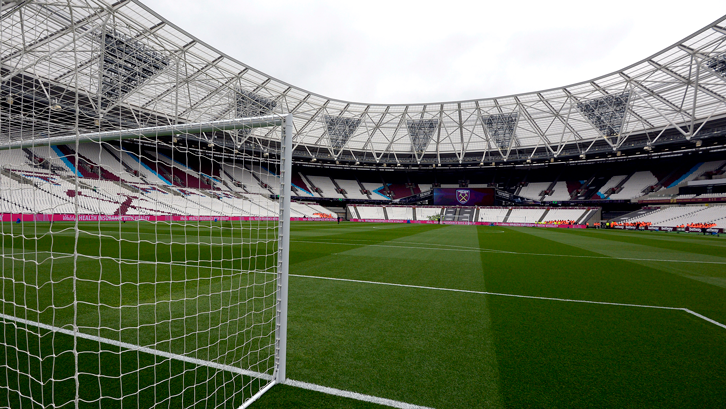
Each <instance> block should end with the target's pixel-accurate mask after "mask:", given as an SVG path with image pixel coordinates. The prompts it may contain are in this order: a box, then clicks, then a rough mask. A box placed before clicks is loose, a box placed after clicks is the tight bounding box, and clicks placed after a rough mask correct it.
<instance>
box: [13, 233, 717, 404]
mask: <svg viewBox="0 0 726 409" xmlns="http://www.w3.org/2000/svg"><path fill="white" fill-rule="evenodd" d="M263 225H265V224H257V223H249V224H239V225H238V227H240V228H239V229H235V230H231V229H220V228H219V225H215V224H213V223H206V224H205V223H199V224H192V223H190V224H175V225H167V224H158V225H154V224H149V223H125V224H114V223H107V224H103V223H101V224H98V223H88V224H81V225H80V227H81V229H82V231H81V232H80V234H79V240H78V250H79V252H80V253H82V254H84V255H86V256H87V257H79V259H78V260H77V262H76V263H74V262H73V260H72V259H69V258H62V257H61V258H55V257H54V258H49V255H50V254H53V255H54V256H57V255H60V254H63V253H66V254H72V253H73V251H74V245H75V239H74V236H75V231H74V230H73V224H72V223H69V224H63V223H56V224H55V225H54V226H53V231H52V232H49V229H48V227H47V226H43V225H41V224H38V225H37V226H35V225H33V224H31V223H26V224H22V225H16V224H9V223H5V224H2V225H0V226H2V227H1V228H2V229H3V233H4V234H5V235H6V236H5V238H4V241H3V242H2V248H1V249H0V251H1V252H2V254H11V253H14V254H15V256H14V258H15V259H11V258H10V257H4V258H2V259H0V267H2V270H3V272H2V276H1V278H2V288H1V289H0V290H2V294H3V297H2V308H3V309H2V313H3V314H7V315H13V316H16V317H21V318H27V319H29V320H33V321H40V322H44V323H53V325H56V326H59V327H64V328H71V325H72V324H73V318H74V317H76V323H77V324H78V325H79V327H80V330H81V331H82V332H84V333H87V334H91V335H99V336H102V337H106V338H112V339H117V340H121V341H124V342H129V343H134V344H141V345H144V346H149V347H153V348H155V349H157V350H160V351H165V352H171V353H175V354H182V355H187V356H192V355H194V357H198V358H200V359H212V360H217V361H218V362H222V363H234V364H236V365H247V364H249V363H250V362H252V361H255V360H257V359H258V358H259V357H261V361H262V364H261V365H260V366H259V367H258V368H257V369H258V370H261V371H265V370H267V368H268V367H269V366H271V362H272V361H271V359H272V351H271V350H269V348H264V347H262V345H264V344H265V343H267V342H269V339H270V338H269V333H270V331H271V329H272V327H271V326H270V325H272V323H271V321H270V318H271V314H272V312H271V310H270V309H267V308H266V307H268V306H270V303H271V302H273V301H274V297H272V296H271V295H270V294H272V291H273V290H274V284H275V283H274V281H272V279H273V277H272V276H271V275H269V274H265V272H267V271H270V269H271V268H272V267H273V266H274V263H276V258H275V257H274V251H275V249H276V247H275V245H274V242H273V241H272V240H274V238H275V237H276V234H277V232H276V230H275V229H274V228H270V229H265V230H262V231H260V230H258V229H257V227H259V226H263ZM11 229H12V235H13V237H14V238H11V237H8V236H7V235H8V234H9V233H11ZM292 230H293V231H292V245H291V266H290V272H291V274H292V276H291V278H290V300H289V331H288V335H289V338H288V377H289V378H291V379H294V380H299V381H303V382H308V383H313V384H318V385H322V386H327V387H332V388H337V389H342V390H348V391H353V392H357V393H362V394H368V395H372V396H377V397H382V398H387V399H393V400H398V401H403V402H407V403H411V404H416V405H422V406H430V407H436V408H476V407H483V408H486V407H491V408H500V407H511V408H519V407H542V408H561V407H633V408H642V407H658V408H683V407H699V408H703V407H706V408H708V407H714V408H720V407H726V393H724V388H723V385H724V384H726V354H725V353H724V352H723V351H726V329H724V328H721V327H719V326H717V325H714V324H712V323H709V322H707V321H705V320H702V319H699V318H697V317H695V316H693V315H691V314H688V313H686V312H684V311H681V310H667V309H653V308H641V307H631V306H616V305H603V304H587V303H574V302H563V301H556V300H545V299H533V298H517V297H509V296H505V295H506V294H510V295H524V296H533V297H549V298H557V299H566V300H588V301H599V302H611V303H622V304H637V305H646V306H662V307H673V308H688V309H690V310H692V311H694V312H696V313H699V314H702V315H704V316H707V317H709V318H711V319H713V320H716V321H718V322H721V323H726V301H725V300H726V240H725V239H724V238H718V237H704V236H700V235H687V234H676V233H654V232H623V231H597V230H585V231H579V230H566V229H539V228H502V227H485V226H478V227H475V226H440V225H406V224H351V223H342V224H340V225H338V224H333V223H305V222H300V223H293V229H292ZM99 237H100V238H101V239H100V240H99ZM139 240H141V241H140V242H139ZM21 253H22V255H21ZM99 256H100V259H99V258H98V257H99ZM18 258H20V259H23V258H24V259H25V261H22V260H18ZM126 259H129V260H136V259H138V260H142V261H144V262H142V263H138V264H137V263H128V262H125V261H123V260H126ZM119 260H122V261H121V262H119ZM51 265H52V268H51ZM74 265H75V266H77V268H76V280H73V266H74ZM240 270H252V271H254V273H246V274H240V273H238V271H240ZM74 282H75V285H76V290H77V292H76V296H75V297H76V299H77V300H78V301H79V302H78V303H77V304H76V308H77V310H78V313H77V314H74V310H73V306H74V305H73V299H74V296H73V291H72V289H73V283H74ZM251 284H254V285H252V288H253V289H254V292H248V291H244V290H243V289H244V288H248V286H250V285H251ZM387 284H400V285H404V286H397V285H396V286H394V285H387ZM424 287H425V288H424ZM445 289H456V290H464V291H445ZM483 293H487V294H483ZM493 293H494V294H503V295H493ZM154 300H156V301H157V302H154ZM158 301H160V302H158ZM99 304H101V305H102V307H100V308H99V307H98V305H99ZM0 325H3V330H2V331H0V332H1V333H0V338H1V339H0V343H1V344H5V345H8V347H5V348H4V352H5V356H4V357H2V359H3V360H2V361H0V406H3V407H4V406H10V407H19V404H20V403H23V404H24V406H23V407H26V406H25V405H29V402H30V399H29V398H28V397H29V396H32V398H33V400H35V401H36V402H41V405H38V407H42V406H43V405H48V403H49V402H55V403H58V402H61V403H63V402H65V403H66V406H62V407H74V405H73V402H72V399H73V397H74V396H73V394H69V392H68V391H74V390H75V389H74V384H73V382H74V379H73V378H72V375H73V373H74V368H75V365H76V364H75V357H74V355H73V354H72V353H71V352H72V350H73V338H72V337H70V336H67V335H63V334H58V333H51V332H48V331H44V330H43V331H38V330H37V329H33V330H32V331H25V330H23V329H22V327H23V326H22V325H19V326H18V328H20V329H16V327H15V326H14V324H11V323H10V322H7V321H6V322H5V323H4V324H0ZM249 326H252V329H248V330H241V329H240V328H242V327H249ZM208 328H211V330H207V329H208ZM230 334H237V335H236V336H230ZM265 334H268V335H265ZM260 348H262V349H260ZM76 349H77V350H78V351H79V354H78V367H79V370H80V371H81V372H83V373H87V374H88V375H84V376H82V377H80V379H79V380H80V381H81V383H82V389H81V391H82V393H81V394H80V395H81V399H82V402H85V403H83V404H81V405H80V406H81V407H100V406H102V407H104V408H106V407H151V406H152V405H154V404H155V403H156V404H157V405H158V406H156V407H164V408H166V407H169V408H172V407H217V406H221V407H238V406H239V404H240V402H241V400H242V398H243V397H245V396H249V395H250V394H252V393H255V392H256V391H257V389H259V387H260V383H259V382H256V381H254V380H252V379H250V378H248V377H246V376H242V375H232V374H230V373H224V372H221V373H220V372H214V371H212V370H209V369H207V368H204V367H199V366H196V365H193V364H190V363H185V362H181V361H178V360H173V359H167V358H161V357H159V356H155V355H151V354H147V353H142V352H131V351H127V350H123V349H121V348H119V347H114V346H111V345H107V344H101V343H99V342H91V341H87V340H82V339H81V340H79V341H78V346H77V348H76ZM26 351H31V352H30V354H28V353H27V352H26ZM14 368H20V369H22V372H24V373H30V374H31V375H32V376H31V377H28V376H22V375H17V374H16V373H15V371H14V370H12V369H14ZM99 368H100V369H99ZM136 368H141V369H136ZM99 372H101V373H103V374H104V375H108V376H109V377H108V378H101V379H100V380H99V378H98V377H95V376H92V374H96V373H99ZM43 382H45V383H46V384H45V387H44V388H41V386H40V385H41V383H43ZM250 382H251V383H250ZM245 385H246V386H245ZM17 391H21V392H22V393H20V394H18V393H17ZM122 391H123V392H122ZM122 397H123V398H122ZM205 398H209V402H207V403H205V400H204V399H205ZM122 403H123V406H122ZM374 406H376V405H373V404H370V403H365V402H360V401H354V400H350V399H346V398H341V397H336V396H331V395H326V394H322V393H318V392H312V391H307V390H303V389H298V388H293V387H290V386H275V387H273V388H272V389H271V390H270V391H269V392H268V393H266V394H265V395H263V397H262V398H261V399H260V400H259V401H257V402H256V403H255V404H253V406H252V407H253V408H278V407H309V408H326V407H330V408H335V407H354V408H368V407H374ZM28 407H31V406H28Z"/></svg>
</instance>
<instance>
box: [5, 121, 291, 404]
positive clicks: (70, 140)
mask: <svg viewBox="0 0 726 409" xmlns="http://www.w3.org/2000/svg"><path fill="white" fill-rule="evenodd" d="M293 119H294V117H293V115H292V114H291V113H287V114H270V115H265V116H258V117H246V118H235V119H228V120H218V121H208V122H196V123H185V124H175V125H166V126H156V127H144V128H133V129H122V130H113V131H104V132H91V133H79V132H76V134H75V135H68V136H56V137H50V138H44V139H27V140H21V141H14V142H10V143H6V144H0V151H2V150H14V149H23V148H35V147H43V146H56V145H66V144H75V145H76V146H78V144H79V143H80V144H82V143H88V142H103V141H120V140H126V139H141V138H154V137H163V136H173V137H176V136H182V135H189V134H201V133H204V132H212V131H234V130H241V129H250V128H258V127H271V126H280V127H281V131H282V132H281V140H280V152H279V156H278V160H279V169H280V196H279V215H278V217H279V218H278V248H277V253H278V254H277V273H276V274H277V277H276V281H277V282H276V288H277V292H276V300H275V303H276V309H275V319H276V322H275V342H274V351H275V356H274V368H273V375H272V379H271V381H270V382H269V384H268V385H266V386H265V387H263V388H262V389H260V390H259V391H257V392H256V393H255V394H253V395H252V396H250V397H249V399H247V401H245V402H244V403H243V404H242V405H241V406H240V407H239V409H244V408H247V407H249V406H250V405H251V404H252V403H254V402H255V401H256V400H257V399H259V398H260V397H261V396H262V395H264V394H265V393H266V392H267V391H269V390H270V389H271V388H272V387H273V386H274V385H276V384H283V383H285V382H286V380H287V375H286V366H287V365H286V364H287V314H288V286H289V257H290V256H289V253H290V215H291V213H290V212H291V210H290V199H291V194H292V190H291V186H292V151H293V144H292V140H293V137H294V133H293V132H294V127H293ZM76 178H78V176H76ZM77 220H78V213H77V214H76V221H77ZM76 229H77V223H76ZM73 336H74V338H76V337H77V332H76V330H75V329H74V331H73ZM77 370H78V369H77V368H76V372H77ZM76 387H78V385H76Z"/></svg>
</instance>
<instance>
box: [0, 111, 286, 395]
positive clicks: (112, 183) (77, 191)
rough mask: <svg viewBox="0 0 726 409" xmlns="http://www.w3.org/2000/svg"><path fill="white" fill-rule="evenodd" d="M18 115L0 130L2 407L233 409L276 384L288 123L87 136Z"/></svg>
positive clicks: (272, 118)
mask: <svg viewBox="0 0 726 409" xmlns="http://www.w3.org/2000/svg"><path fill="white" fill-rule="evenodd" d="M54 103H55V104H58V105H57V106H54V105H51V106H46V107H42V109H44V110H45V111H44V112H45V113H46V114H47V115H49V116H51V117H52V118H51V119H53V120H51V121H47V122H46V124H50V123H62V122H63V121H62V119H63V118H61V116H62V115H63V113H64V112H65V113H66V114H67V113H68V111H69V110H72V107H68V106H64V105H63V103H62V102H52V103H51V104H54ZM28 104H37V101H24V100H21V99H20V98H18V97H15V100H14V101H13V102H12V104H5V105H3V107H2V109H3V111H4V112H3V120H2V124H0V217H1V218H2V222H0V291H2V295H1V296H0V306H1V310H0V407H12V408H20V407H23V408H25V407H28V408H31V407H33V408H35V407H55V408H110V407H122V408H140V407H143V408H191V407H205V408H212V407H214V408H218V407H219V408H235V409H236V408H239V407H245V406H247V405H249V404H250V403H251V402H252V401H254V400H255V399H257V397H259V396H260V395H261V394H263V393H264V392H265V391H266V390H268V389H269V388H270V387H271V386H272V385H274V384H275V383H278V382H282V381H284V380H285V334H286V308H287V307H286V303H287V300H286V298H287V287H286V286H287V278H286V277H287V276H286V271H287V251H288V246H287V242H288V240H289V219H290V210H289V208H290V206H289V203H290V202H289V201H290V185H291V183H290V173H291V172H290V164H291V159H290V158H291V150H292V147H291V142H290V141H291V138H292V116H291V115H287V116H280V115H267V116H260V117H248V118H241V119H230V120H220V121H214V122H205V123H193V124H182V125H168V126H151V127H144V128H136V129H124V128H123V127H122V126H118V121H116V122H107V121H106V120H105V119H101V120H96V122H95V128H94V130H93V131H92V132H81V131H78V129H88V128H93V127H94V124H93V123H91V124H90V125H89V124H81V125H79V118H80V115H78V114H76V115H77V117H76V118H75V120H74V118H73V112H71V114H70V120H69V122H70V123H68V124H67V125H68V126H67V127H57V128H51V126H50V125H45V126H44V127H41V126H39V125H37V122H36V121H29V120H27V119H26V118H27V116H25V117H24V116H23V115H22V114H23V112H22V111H23V109H27V108H28V106H27V105H28ZM32 108H33V109H35V110H37V111H40V107H38V106H33V107H32ZM6 119H7V121H6ZM56 120H57V121H56ZM86 126H87V127H88V128H84V127H86ZM74 128H75V129H76V131H75V132H69V131H68V130H69V129H74ZM252 140H255V143H251V142H250V141H252Z"/></svg>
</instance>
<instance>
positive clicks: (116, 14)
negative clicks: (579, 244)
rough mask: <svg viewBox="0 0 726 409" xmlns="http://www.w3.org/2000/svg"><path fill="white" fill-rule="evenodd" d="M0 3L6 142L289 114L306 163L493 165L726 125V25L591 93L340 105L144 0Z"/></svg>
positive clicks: (229, 137) (236, 137) (265, 137)
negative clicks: (216, 44)
mask: <svg viewBox="0 0 726 409" xmlns="http://www.w3.org/2000/svg"><path fill="white" fill-rule="evenodd" d="M0 4H1V5H2V9H1V11H0V19H1V20H2V26H1V30H0V44H1V46H0V61H1V63H2V66H1V67H0V70H1V71H0V75H1V77H0V86H1V87H2V88H1V89H0V98H1V100H0V104H2V107H3V109H2V111H0V115H2V118H1V119H2V122H3V123H4V125H0V142H2V143H8V142H12V141H17V140H23V139H27V138H37V137H54V136H67V135H68V134H69V133H75V132H76V130H78V131H79V132H82V133H85V132H98V131H107V130H113V129H119V128H121V129H125V128H136V127H148V126H155V125H170V124H177V123H192V122H204V121H218V120H224V119H232V118H235V117H250V116H261V115H267V114H270V113H280V114H282V113H287V112H292V113H293V114H294V116H295V128H296V137H295V138H296V139H295V147H296V148H295V155H296V157H297V158H306V157H307V158H311V159H312V158H326V159H329V160H341V161H348V162H362V163H378V162H385V163H403V164H441V163H479V162H486V163H489V162H502V161H513V160H523V159H528V158H536V159H548V158H558V157H562V156H567V155H570V156H572V155H587V154H591V153H602V152H607V153H613V152H616V151H618V150H621V149H624V148H626V147H628V146H635V144H638V146H648V145H654V144H659V143H661V142H663V141H666V140H671V141H672V140H698V139H702V138H707V137H709V134H708V133H707V132H706V131H708V130H709V126H706V125H707V124H708V123H710V122H713V121H715V120H717V119H722V118H724V117H726V27H724V26H722V22H723V21H724V20H726V16H724V17H721V18H719V19H718V20H716V21H714V22H713V23H712V24H710V25H708V26H707V27H704V28H703V29H701V30H699V31H698V32H696V33H694V34H692V35H691V36H689V37H687V38H685V39H683V40H682V41H679V42H677V43H675V44H674V45H673V46H671V47H669V48H667V49H665V50H663V51H661V52H659V53H656V54H654V55H652V56H650V57H648V58H645V59H643V60H642V61H639V62H636V63H634V64H632V65H630V66H628V67H625V68H623V69H622V70H619V71H617V72H613V73H610V74H607V75H603V76H601V77H598V78H594V79H592V80H590V81H585V82H580V83H576V84H571V85H566V86H564V87H560V88H554V89H548V90H542V91H537V92H530V93H523V94H517V95H509V96H501V97H495V98H482V99H475V100H463V101H449V102H431V103H417V104H393V105H384V104H366V103H358V102H350V101H341V100H336V99H332V98H328V97H325V96H322V95H318V94H315V93H313V92H310V91H307V90H304V89H301V88H299V87H295V86H293V85H291V84H287V83H285V82H283V81H281V80H278V79H276V78H273V77H270V76H268V75H266V74H264V73H262V72H259V71H257V70H255V69H254V68H252V67H249V66H247V65H245V64H244V63H242V62H240V61H238V60H236V59H234V58H233V57H230V56H228V55H226V54H224V53H222V52H220V51H218V50H216V49H215V48H213V47H212V46H210V45H208V44H205V43H204V42H202V41H200V40H198V39H196V38H194V37H193V36H191V35H190V34H188V33H186V32H185V31H184V30H182V29H181V28H179V27H176V26H175V25H173V24H172V23H170V22H168V21H166V20H165V19H164V18H163V17H162V16H160V15H159V14H157V13H156V12H154V11H153V10H151V9H149V8H148V7H146V6H145V5H143V4H142V3H140V2H138V1H136V0H124V1H119V2H116V3H110V2H106V1H101V0H86V1H82V0H71V1H69V2H68V3H64V2H55V1H50V0H45V1H44V0H36V1H30V0H18V1H7V0H2V1H1V3H0ZM291 63H294V62H291ZM277 135H279V133H275V132H272V131H270V130H269V129H265V128H259V129H255V130H250V131H245V132H237V133H229V134H226V135H223V136H222V137H220V135H206V136H205V137H206V138H209V140H210V141H214V142H215V143H217V144H220V145H226V146H231V145H236V146H243V145H244V146H259V147H266V148H269V147H270V146H271V143H272V142H274V141H272V140H271V139H274V138H276V137H277Z"/></svg>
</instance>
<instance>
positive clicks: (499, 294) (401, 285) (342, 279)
mask: <svg viewBox="0 0 726 409" xmlns="http://www.w3.org/2000/svg"><path fill="white" fill-rule="evenodd" d="M290 277H299V278H312V279H318V280H330V281H343V282H350V283H360V284H373V285H384V286H391V287H403V288H416V289H422V290H434V291H449V292H455V293H465V294H480V295H492V296H496V297H512V298H527V299H531V300H543V301H559V302H574V303H581V304H596V305H611V306H615V307H633V308H650V309H655V310H670V311H684V312H686V313H688V314H691V315H693V316H695V317H698V318H701V319H702V320H705V321H708V322H710V323H712V324H715V325H717V326H719V327H721V328H724V329H726V325H724V324H722V323H720V322H718V321H715V320H712V319H711V318H708V317H706V316H704V315H701V314H699V313H696V312H693V311H691V310H689V309H688V308H681V307H666V306H662V305H644V304H628V303H618V302H607V301H590V300H573V299H569V298H554V297H539V296H536V295H521V294H505V293H493V292H489V291H475V290H462V289H458V288H441V287H429V286H424V285H413V284H397V283H384V282H380V281H366V280H354V279H350V278H336V277H320V276H309V275H301V274H290Z"/></svg>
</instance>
